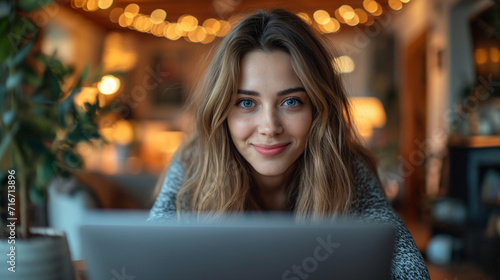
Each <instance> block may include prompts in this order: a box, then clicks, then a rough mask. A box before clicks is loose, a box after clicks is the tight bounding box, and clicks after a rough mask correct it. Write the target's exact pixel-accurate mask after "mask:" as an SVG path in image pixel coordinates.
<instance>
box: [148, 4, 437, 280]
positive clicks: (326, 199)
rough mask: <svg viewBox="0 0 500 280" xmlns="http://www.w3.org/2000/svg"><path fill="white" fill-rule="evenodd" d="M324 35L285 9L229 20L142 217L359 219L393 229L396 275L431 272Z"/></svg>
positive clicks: (415, 276)
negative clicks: (361, 129)
mask: <svg viewBox="0 0 500 280" xmlns="http://www.w3.org/2000/svg"><path fill="white" fill-rule="evenodd" d="M322 40H323V39H322V38H321V37H319V35H317V34H316V33H315V31H314V30H312V29H311V28H309V26H308V25H307V24H306V23H305V22H304V21H302V19H300V18H299V17H297V16H296V15H294V14H292V13H289V12H287V11H283V10H273V11H271V12H269V13H266V12H264V11H259V12H257V13H256V14H254V15H251V16H249V17H247V18H245V19H243V20H241V21H240V22H239V23H238V24H236V26H235V27H234V28H233V29H232V30H231V32H230V33H229V34H228V35H227V36H226V38H225V39H224V41H223V42H222V44H221V46H220V47H219V49H218V51H217V52H216V53H215V55H214V58H213V60H212V62H211V64H210V66H209V68H208V70H207V72H206V75H205V80H204V82H203V83H202V85H201V86H200V87H199V88H198V90H199V95H198V97H199V100H197V102H195V103H194V104H195V106H196V107H195V108H197V111H196V123H195V125H196V126H195V129H194V131H193V133H192V134H191V136H190V138H189V139H188V141H186V142H185V143H183V145H182V146H181V148H180V149H179V150H178V151H177V154H176V156H175V160H173V161H172V163H171V165H170V167H169V168H168V169H167V170H166V171H165V173H164V175H163V176H162V178H161V179H160V181H159V183H158V189H159V190H160V191H159V196H158V198H157V200H156V203H155V205H154V206H153V208H152V209H151V213H150V219H149V220H151V221H157V220H163V219H169V218H177V217H181V216H180V214H182V213H184V212H190V213H195V214H199V215H201V214H204V213H210V214H212V215H213V216H214V217H220V216H223V215H224V214H226V213H239V212H249V211H287V212H291V213H293V214H294V215H295V216H296V217H297V219H307V220H309V219H310V220H315V219H319V218H325V217H337V216H356V217H357V218H360V219H363V220H368V221H374V222H380V223H389V224H391V225H392V226H394V227H395V228H396V240H395V248H394V255H393V261H392V268H391V277H392V278H393V279H406V278H409V279H428V278H429V275H428V271H427V268H426V266H425V263H424V261H423V258H422V255H421V254H420V252H419V251H418V249H417V247H416V246H415V243H414V241H413V239H412V237H411V235H410V233H409V232H408V230H407V229H406V227H405V226H404V224H403V223H402V221H401V220H400V218H399V217H398V215H397V214H396V213H395V212H394V211H393V210H392V208H391V207H390V205H389V203H388V202H387V200H386V198H385V196H384V194H383V192H382V189H381V187H380V183H379V180H378V176H377V175H376V174H377V172H376V164H375V160H374V159H373V157H372V155H371V153H370V152H369V151H367V150H366V149H365V148H363V146H362V145H361V144H360V141H359V138H358V136H357V134H356V132H355V129H354V127H353V125H352V121H351V115H350V111H351V109H350V105H349V100H348V98H347V96H346V93H345V91H344V89H343V87H342V82H341V79H340V75H339V74H338V73H337V72H335V70H334V69H335V68H334V67H333V65H332V64H331V63H330V61H332V55H331V54H330V53H329V52H328V51H327V49H326V47H325V46H324V43H323V42H322Z"/></svg>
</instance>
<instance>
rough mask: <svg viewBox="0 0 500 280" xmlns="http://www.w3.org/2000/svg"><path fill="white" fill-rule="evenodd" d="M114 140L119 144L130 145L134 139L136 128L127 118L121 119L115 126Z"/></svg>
mask: <svg viewBox="0 0 500 280" xmlns="http://www.w3.org/2000/svg"><path fill="white" fill-rule="evenodd" d="M112 135H113V136H112V137H113V142H115V143H117V144H119V145H124V146H125V145H128V144H130V143H132V141H133V140H134V128H133V127H132V124H131V123H130V122H129V121H127V120H119V121H117V122H116V123H115V124H114V126H113V132H112Z"/></svg>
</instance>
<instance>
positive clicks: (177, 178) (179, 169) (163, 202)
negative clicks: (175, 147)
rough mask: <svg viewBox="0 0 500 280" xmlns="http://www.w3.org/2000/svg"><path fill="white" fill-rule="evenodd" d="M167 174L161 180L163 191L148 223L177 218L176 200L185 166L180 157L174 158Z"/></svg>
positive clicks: (150, 214) (150, 213) (159, 194)
mask: <svg viewBox="0 0 500 280" xmlns="http://www.w3.org/2000/svg"><path fill="white" fill-rule="evenodd" d="M165 172H166V174H165V176H163V178H160V182H159V183H160V184H161V189H160V192H159V193H158V196H157V198H156V201H155V203H154V205H153V207H152V208H151V211H150V212H149V218H148V221H161V220H165V219H167V218H168V219H170V218H173V217H176V216H177V215H176V213H177V206H176V199H177V193H178V192H179V189H180V188H181V186H182V183H183V181H184V173H185V167H184V164H183V163H182V161H181V159H180V158H179V157H174V158H173V159H172V160H171V162H170V165H169V167H168V169H167V170H166V171H165Z"/></svg>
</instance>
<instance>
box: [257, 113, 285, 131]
mask: <svg viewBox="0 0 500 280" xmlns="http://www.w3.org/2000/svg"><path fill="white" fill-rule="evenodd" d="M258 122H259V125H258V133H260V134H263V135H268V136H275V135H278V134H281V133H283V126H282V124H281V120H280V118H279V116H278V114H277V112H276V111H275V109H274V108H263V110H262V112H261V113H260V118H259V120H258Z"/></svg>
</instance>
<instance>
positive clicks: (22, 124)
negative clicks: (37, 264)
mask: <svg viewBox="0 0 500 280" xmlns="http://www.w3.org/2000/svg"><path fill="white" fill-rule="evenodd" d="M49 2H51V1H50V0H18V1H16V0H8V1H2V2H1V3H0V182H1V184H0V215H1V217H2V229H1V230H3V232H4V233H3V240H2V236H1V235H0V242H2V243H3V244H0V248H4V247H2V246H7V247H6V249H5V250H8V251H7V252H4V251H2V252H0V253H1V254H2V256H3V257H5V255H7V254H8V253H9V252H10V253H12V248H14V249H16V248H15V247H16V246H19V247H21V245H20V243H21V242H22V241H23V240H24V241H29V240H34V239H37V240H38V239H40V236H37V234H36V233H35V232H36V231H33V230H32V228H33V227H32V226H31V225H32V224H33V219H32V215H31V214H32V209H33V207H32V206H33V205H35V204H36V203H43V202H44V199H45V194H46V187H47V186H48V185H49V183H50V182H51V181H52V180H53V179H54V178H55V177H69V176H71V173H72V172H74V171H75V170H77V169H79V168H80V167H81V166H82V159H81V157H80V156H79V155H78V153H77V152H76V145H77V144H78V143H79V142H81V141H90V140H91V139H96V138H99V137H100V135H99V133H98V130H97V116H98V114H99V111H100V110H99V102H98V100H96V102H95V104H89V103H86V104H85V106H84V108H79V107H78V106H76V105H75V103H74V98H75V96H76V95H77V94H78V93H79V92H80V88H81V86H82V83H83V81H84V79H85V77H86V75H87V71H85V70H84V71H83V74H81V76H80V77H79V78H77V79H74V81H75V82H74V83H73V84H72V85H68V83H66V82H65V81H66V80H67V78H68V77H70V76H71V75H72V72H73V71H72V69H71V68H69V67H66V66H64V65H63V64H62V63H61V62H60V61H59V60H57V59H56V58H55V56H47V55H44V54H42V53H40V52H39V51H37V49H39V46H40V44H39V35H40V34H39V33H40V31H39V28H38V27H37V26H36V25H35V24H34V23H33V22H32V21H31V20H30V19H29V15H30V14H29V13H30V12H32V11H34V10H36V9H38V8H40V7H42V6H43V5H45V4H48V3H49ZM1 230H0V233H1V232H2V231H1ZM13 235H14V236H13ZM12 239H14V241H12ZM15 239H17V240H15ZM63 239H64V238H63ZM49 240H51V242H52V241H54V238H49ZM64 242H65V240H64ZM64 242H63V243H64ZM56 246H59V245H57V244H56ZM59 247H60V246H59ZM28 251H29V250H28ZM29 252H30V254H31V252H32V251H29ZM46 253H47V252H46ZM14 254H15V252H14ZM17 256H18V257H19V258H21V257H22V256H21V255H20V253H19V252H18V254H17ZM12 258H14V259H15V258H16V256H11V257H10V260H12ZM2 261H3V259H2ZM7 261H9V258H7ZM68 261H69V259H68ZM20 262H21V260H19V266H18V267H17V269H21V263H20ZM3 263H5V262H3ZM28 270H29V269H28ZM2 273H4V271H0V278H2V279H4V278H3V277H2V275H3V274H2ZM50 273H52V272H47V273H46V275H49V274H50ZM55 273H56V274H57V272H55ZM42 274H43V273H42ZM7 275H8V277H7V278H8V279H31V278H29V277H31V276H22V278H15V277H14V278H9V277H13V276H16V275H17V276H16V277H21V276H20V274H19V273H16V274H7ZM66 275H67V274H66ZM33 277H35V278H33V279H61V278H62V279H66V278H67V277H66V276H64V277H60V275H59V276H57V275H56V276H54V277H55V278H50V277H49V278H43V277H45V276H43V277H42V275H41V274H40V273H38V275H35V276H33ZM57 277H59V278H57Z"/></svg>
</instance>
